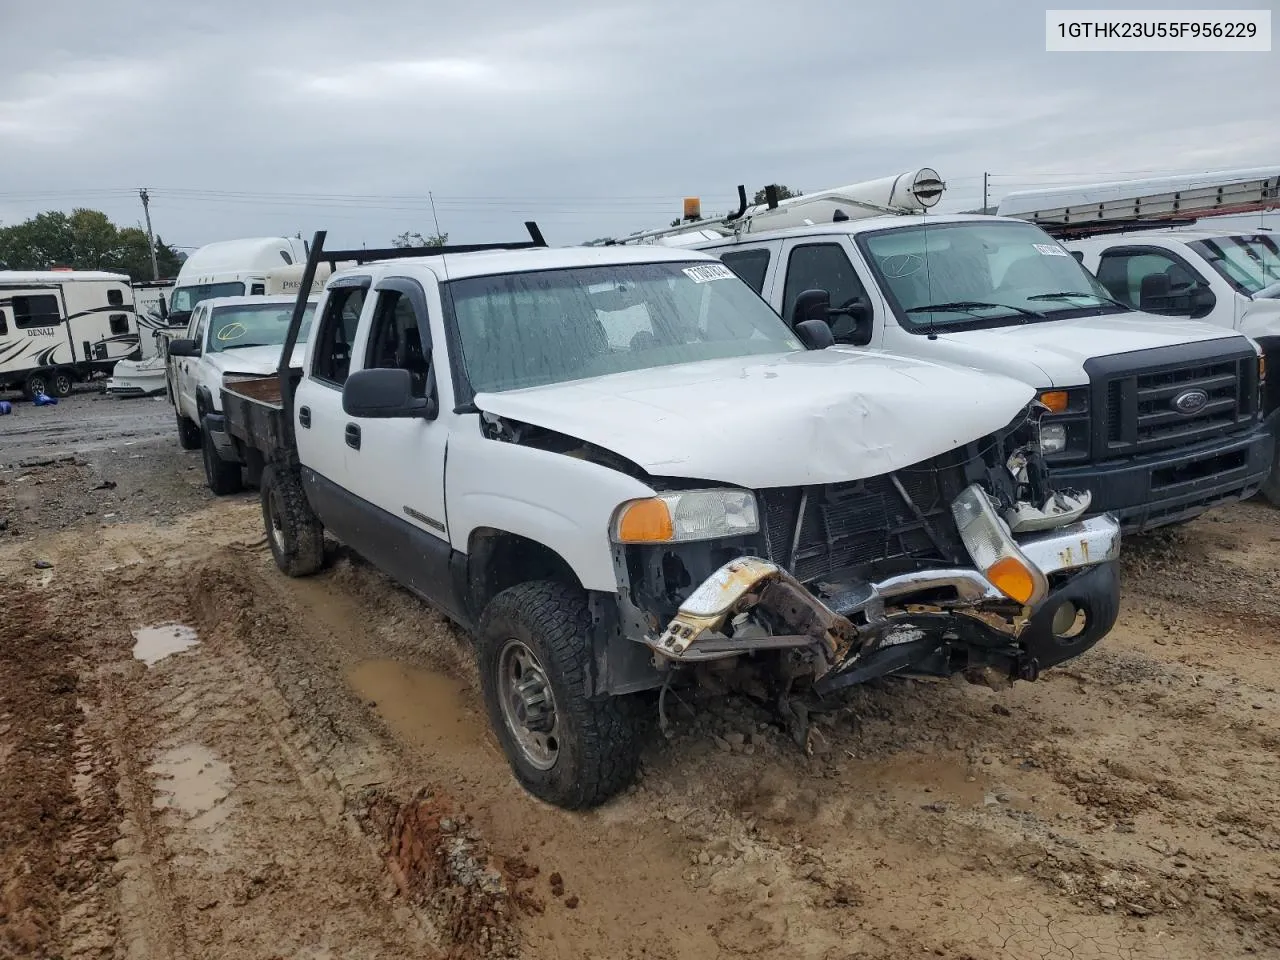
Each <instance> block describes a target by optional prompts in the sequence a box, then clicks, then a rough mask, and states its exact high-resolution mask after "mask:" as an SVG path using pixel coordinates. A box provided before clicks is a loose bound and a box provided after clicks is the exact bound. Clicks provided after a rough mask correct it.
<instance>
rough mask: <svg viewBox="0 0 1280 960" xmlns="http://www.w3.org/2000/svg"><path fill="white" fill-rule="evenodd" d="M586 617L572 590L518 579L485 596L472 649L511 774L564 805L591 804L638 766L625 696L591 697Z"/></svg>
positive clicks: (635, 719)
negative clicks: (521, 581) (474, 649)
mask: <svg viewBox="0 0 1280 960" xmlns="http://www.w3.org/2000/svg"><path fill="white" fill-rule="evenodd" d="M590 623H591V618H590V615H589V613H588V610H587V604H586V598H585V597H584V596H583V595H582V591H581V590H576V589H574V588H571V587H568V586H566V585H564V584H561V583H555V582H553V581H549V580H537V581H533V582H530V583H522V584H518V585H517V586H514V587H511V588H510V589H507V590H504V591H502V593H500V594H498V595H497V596H496V597H494V598H493V600H492V601H490V603H489V605H488V606H487V607H486V608H485V611H484V614H483V615H482V616H481V618H480V626H479V629H478V631H477V633H478V636H477V656H478V660H479V667H480V683H481V687H482V689H483V693H484V701H485V707H486V708H487V710H488V713H489V723H490V725H491V726H492V727H493V730H494V732H495V733H496V734H497V736H498V740H499V742H500V743H501V744H502V749H503V751H504V752H505V753H506V755H507V760H508V762H509V763H510V764H511V769H512V772H513V773H514V774H515V776H516V779H517V780H519V781H520V783H521V784H522V785H523V786H524V788H525V789H526V790H528V791H529V792H530V793H532V794H533V795H534V796H536V797H538V798H540V799H542V800H545V801H547V802H548V803H552V804H555V805H556V806H558V807H564V808H566V809H571V810H573V809H581V808H584V807H594V806H597V805H598V804H601V803H604V802H605V801H606V800H608V799H609V798H610V797H612V796H613V795H614V794H616V793H618V791H620V790H622V789H623V788H624V787H626V786H627V784H629V783H630V782H631V781H632V779H633V778H634V777H635V774H636V769H637V767H638V765H639V742H640V735H639V729H640V714H639V711H638V709H637V708H638V703H637V701H636V698H635V697H602V698H593V697H591V696H590V695H589V694H590V691H589V689H588V678H589V676H590V674H589V665H590V663H591V645H590V642H589V639H588V630H589V627H590Z"/></svg>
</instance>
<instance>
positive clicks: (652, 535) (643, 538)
mask: <svg viewBox="0 0 1280 960" xmlns="http://www.w3.org/2000/svg"><path fill="white" fill-rule="evenodd" d="M673 536H675V527H674V526H672V523H671V511H670V510H669V509H668V508H667V505H666V504H665V503H664V502H663V501H661V500H637V501H636V502H635V503H632V504H630V505H628V506H627V508H626V509H625V510H624V511H623V512H622V516H621V517H619V518H618V540H619V541H620V542H621V543H663V542H665V541H667V540H670V539H671V538H672V537H673Z"/></svg>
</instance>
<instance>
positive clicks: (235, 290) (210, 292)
mask: <svg viewBox="0 0 1280 960" xmlns="http://www.w3.org/2000/svg"><path fill="white" fill-rule="evenodd" d="M241 296H244V284H243V283H241V282H240V281H239V280H234V281H228V282H227V283H197V284H192V285H191V286H189V287H174V289H173V295H172V296H170V297H169V322H170V323H178V322H183V323H185V322H186V320H187V318H188V317H190V316H191V311H192V310H194V309H195V308H196V304H197V303H199V302H200V301H201V300H208V299H210V298H212V297H241Z"/></svg>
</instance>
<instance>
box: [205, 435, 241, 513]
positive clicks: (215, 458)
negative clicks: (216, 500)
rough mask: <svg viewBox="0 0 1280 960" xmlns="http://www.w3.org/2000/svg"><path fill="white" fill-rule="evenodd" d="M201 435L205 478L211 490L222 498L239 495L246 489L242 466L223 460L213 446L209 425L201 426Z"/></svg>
mask: <svg viewBox="0 0 1280 960" xmlns="http://www.w3.org/2000/svg"><path fill="white" fill-rule="evenodd" d="M200 434H201V443H202V446H203V449H204V477H205V480H207V481H208V483H209V489H210V490H212V491H213V492H214V493H216V494H217V495H218V496H220V497H222V496H226V495H227V494H229V493H239V492H240V491H241V490H243V489H244V482H243V480H242V478H241V476H240V464H238V463H231V462H229V461H227V460H223V459H222V456H221V455H220V454H219V453H218V448H217V447H215V446H214V445H213V434H212V433H211V432H210V431H209V425H208V424H207V423H204V424H202V425H201V427H200Z"/></svg>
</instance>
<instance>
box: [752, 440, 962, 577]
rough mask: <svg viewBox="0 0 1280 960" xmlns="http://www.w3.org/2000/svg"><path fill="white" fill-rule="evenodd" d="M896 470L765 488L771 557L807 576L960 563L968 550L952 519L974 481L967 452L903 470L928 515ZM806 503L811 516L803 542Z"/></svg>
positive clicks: (763, 504)
mask: <svg viewBox="0 0 1280 960" xmlns="http://www.w3.org/2000/svg"><path fill="white" fill-rule="evenodd" d="M893 476H894V475H893V474H886V475H884V476H879V477H871V478H869V479H866V480H855V481H851V482H849V483H833V484H823V485H820V486H812V487H782V488H774V489H769V490H759V491H757V492H756V493H757V497H758V498H759V502H760V507H761V511H762V514H763V516H762V520H763V521H764V524H763V525H764V529H765V534H766V536H767V538H768V546H769V556H770V559H772V560H773V561H774V562H776V563H778V564H780V565H782V566H784V567H786V568H788V569H789V570H790V571H791V573H792V574H793V575H794V576H795V577H797V578H798V579H799V580H801V581H804V582H808V581H811V580H817V579H820V578H822V577H826V576H830V575H832V574H834V573H837V572H839V573H842V574H843V573H856V572H857V570H858V568H859V567H862V566H864V565H867V564H872V563H877V564H879V563H883V562H884V561H887V560H898V559H912V560H926V561H930V562H940V563H953V562H955V561H956V560H957V559H958V558H959V557H960V556H962V555H963V550H964V547H963V545H962V544H961V542H960V537H959V533H958V532H957V531H956V528H955V521H954V520H953V519H952V517H951V501H952V500H954V499H955V497H956V496H958V495H959V493H960V492H961V491H962V490H963V489H964V487H965V486H966V481H965V474H964V468H963V466H962V465H961V460H960V455H959V454H958V453H951V454H944V455H943V456H941V457H935V458H933V459H931V460H927V461H925V462H924V463H920V464H917V465H915V466H912V467H907V468H905V469H903V470H899V471H898V472H897V474H896V476H897V478H898V481H899V482H900V483H901V484H902V486H903V488H904V489H905V490H906V492H907V494H908V495H909V496H910V498H911V500H912V502H913V503H914V504H915V506H916V507H917V508H919V510H920V513H921V515H922V517H923V519H921V517H918V516H917V515H916V513H915V511H913V510H912V509H911V506H910V505H908V503H907V502H906V500H904V499H903V497H902V494H901V493H900V492H899V491H898V489H897V487H896V486H895V485H894V483H893ZM806 490H807V491H808V497H807V498H806V497H805V491H806ZM802 501H803V502H804V522H803V524H802V525H801V527H800V535H799V538H798V540H795V536H796V518H797V515H798V514H799V511H800V505H801V502H802ZM930 532H932V536H930ZM935 539H936V540H937V541H938V542H937V543H935ZM793 540H795V551H794V557H793V555H792V543H793Z"/></svg>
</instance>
